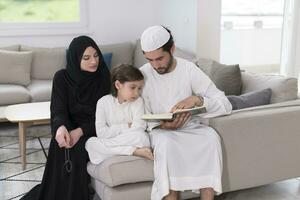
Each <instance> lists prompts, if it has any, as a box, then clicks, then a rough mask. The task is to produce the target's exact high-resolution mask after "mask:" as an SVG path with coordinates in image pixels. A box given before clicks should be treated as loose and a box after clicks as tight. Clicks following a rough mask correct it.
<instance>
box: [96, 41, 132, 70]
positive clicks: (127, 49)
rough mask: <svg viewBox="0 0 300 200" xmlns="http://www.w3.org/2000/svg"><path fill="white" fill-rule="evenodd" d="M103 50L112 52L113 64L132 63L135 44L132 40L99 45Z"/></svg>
mask: <svg viewBox="0 0 300 200" xmlns="http://www.w3.org/2000/svg"><path fill="white" fill-rule="evenodd" d="M99 48H100V50H101V52H102V53H103V54H104V53H112V60H111V66H112V67H114V66H116V65H118V64H130V65H132V64H133V62H132V59H133V50H134V45H133V44H132V43H131V42H123V43H118V44H108V45H99Z"/></svg>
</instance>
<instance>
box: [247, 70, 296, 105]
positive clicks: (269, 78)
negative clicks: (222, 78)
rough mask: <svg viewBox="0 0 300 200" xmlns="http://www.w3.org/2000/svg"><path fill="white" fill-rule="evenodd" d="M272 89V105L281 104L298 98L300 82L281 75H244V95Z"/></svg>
mask: <svg viewBox="0 0 300 200" xmlns="http://www.w3.org/2000/svg"><path fill="white" fill-rule="evenodd" d="M266 88H271V89H272V96H271V101H270V103H279V102H284V101H289V100H295V99H297V98H298V80H297V79H296V78H292V77H286V76H281V75H260V74H253V73H249V72H243V73H242V94H244V93H248V92H252V91H257V90H262V89H266Z"/></svg>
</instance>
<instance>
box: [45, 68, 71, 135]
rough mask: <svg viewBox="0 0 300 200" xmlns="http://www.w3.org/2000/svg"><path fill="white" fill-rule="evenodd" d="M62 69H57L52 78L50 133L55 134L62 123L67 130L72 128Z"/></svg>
mask: <svg viewBox="0 0 300 200" xmlns="http://www.w3.org/2000/svg"><path fill="white" fill-rule="evenodd" d="M63 75H64V74H63V71H58V72H57V73H56V74H55V75H54V78H53V83H52V93H51V105H50V111H51V133H52V135H53V136H55V135H56V131H57V129H58V128H59V127H60V126H62V125H64V126H65V127H66V128H67V130H68V131H70V130H71V129H72V126H71V123H70V119H69V112H68V96H67V90H66V84H65V82H64V77H63Z"/></svg>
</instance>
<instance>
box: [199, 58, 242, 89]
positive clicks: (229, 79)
mask: <svg viewBox="0 0 300 200" xmlns="http://www.w3.org/2000/svg"><path fill="white" fill-rule="evenodd" d="M196 65H197V66H198V67H199V68H200V69H201V70H202V71H203V72H204V73H206V75H208V77H209V78H210V79H211V80H212V81H213V82H214V83H215V85H216V87H217V88H218V89H219V90H222V91H223V92H224V93H225V95H240V94H241V89H242V77H241V70H240V67H239V65H224V64H220V63H218V62H216V61H213V60H210V59H199V60H198V61H197V62H196Z"/></svg>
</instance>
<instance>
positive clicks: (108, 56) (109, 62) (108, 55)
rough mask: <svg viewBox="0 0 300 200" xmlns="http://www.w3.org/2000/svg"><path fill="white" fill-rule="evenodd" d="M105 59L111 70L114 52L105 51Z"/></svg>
mask: <svg viewBox="0 0 300 200" xmlns="http://www.w3.org/2000/svg"><path fill="white" fill-rule="evenodd" d="M103 59H104V62H105V64H106V66H107V68H108V69H109V70H110V68H111V59H112V53H111V52H110V53H104V54H103Z"/></svg>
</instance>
